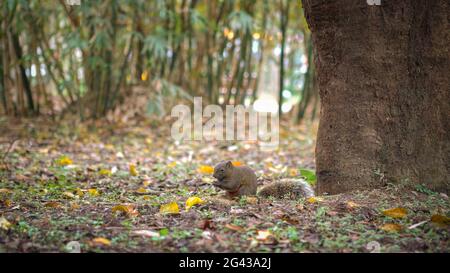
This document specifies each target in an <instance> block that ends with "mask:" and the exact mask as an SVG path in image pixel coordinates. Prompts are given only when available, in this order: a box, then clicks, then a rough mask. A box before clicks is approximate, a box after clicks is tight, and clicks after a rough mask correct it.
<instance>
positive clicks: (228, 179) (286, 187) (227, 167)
mask: <svg viewBox="0 0 450 273" xmlns="http://www.w3.org/2000/svg"><path fill="white" fill-rule="evenodd" d="M213 177H214V178H216V179H217V181H215V182H214V183H213V185H214V186H216V187H218V188H220V189H223V190H225V191H226V192H227V196H228V197H231V198H233V197H237V196H243V195H258V196H260V197H270V196H273V197H276V198H283V197H286V196H289V197H290V198H294V199H295V198H301V197H312V196H314V190H313V188H312V187H311V186H310V185H309V184H308V183H307V182H306V181H304V180H303V179H283V180H281V181H277V182H273V183H270V184H268V185H265V186H263V187H261V188H260V189H259V191H257V178H256V174H255V172H254V171H253V170H252V169H251V168H249V167H247V166H234V165H233V164H232V162H231V161H222V162H220V163H219V164H217V165H216V166H215V167H214V174H213Z"/></svg>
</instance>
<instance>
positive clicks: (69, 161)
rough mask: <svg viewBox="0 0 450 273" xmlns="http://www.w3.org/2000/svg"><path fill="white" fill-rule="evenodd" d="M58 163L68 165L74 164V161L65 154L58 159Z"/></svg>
mask: <svg viewBox="0 0 450 273" xmlns="http://www.w3.org/2000/svg"><path fill="white" fill-rule="evenodd" d="M56 164H58V165H59V166H67V165H72V164H73V161H72V159H70V158H69V157H68V156H65V155H64V156H61V157H60V158H58V159H57V160H56Z"/></svg>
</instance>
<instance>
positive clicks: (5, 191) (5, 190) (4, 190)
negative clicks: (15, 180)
mask: <svg viewBox="0 0 450 273" xmlns="http://www.w3.org/2000/svg"><path fill="white" fill-rule="evenodd" d="M0 193H12V191H11V190H9V189H0Z"/></svg>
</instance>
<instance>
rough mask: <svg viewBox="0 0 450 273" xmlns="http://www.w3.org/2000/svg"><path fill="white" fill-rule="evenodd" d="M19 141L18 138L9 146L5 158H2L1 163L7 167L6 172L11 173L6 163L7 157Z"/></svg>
mask: <svg viewBox="0 0 450 273" xmlns="http://www.w3.org/2000/svg"><path fill="white" fill-rule="evenodd" d="M18 140H19V139H18V138H16V139H14V140H13V141H12V142H11V143H10V144H9V147H8V149H7V150H6V152H5V153H4V154H3V156H2V158H1V160H0V161H1V163H2V164H4V165H5V167H6V170H8V171H9V168H8V164H7V163H6V161H5V160H6V156H8V154H9V152H10V151H11V150H12V147H13V146H14V143H16V141H18Z"/></svg>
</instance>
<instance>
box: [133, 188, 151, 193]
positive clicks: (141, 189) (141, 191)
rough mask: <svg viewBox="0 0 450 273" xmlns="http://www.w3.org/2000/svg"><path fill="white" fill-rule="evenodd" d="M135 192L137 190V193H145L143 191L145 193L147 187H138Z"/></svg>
mask: <svg viewBox="0 0 450 273" xmlns="http://www.w3.org/2000/svg"><path fill="white" fill-rule="evenodd" d="M136 192H137V193H140V194H145V193H147V192H148V191H147V189H145V188H143V187H140V188H139V189H137V190H136Z"/></svg>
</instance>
